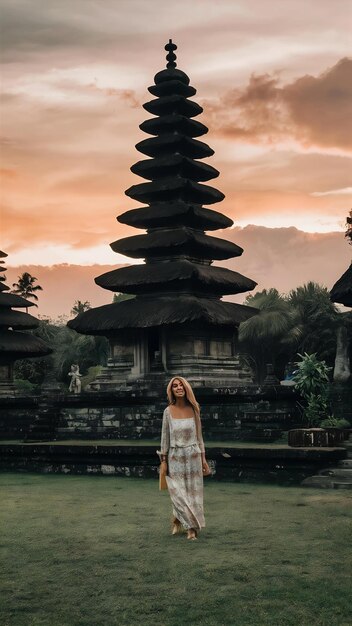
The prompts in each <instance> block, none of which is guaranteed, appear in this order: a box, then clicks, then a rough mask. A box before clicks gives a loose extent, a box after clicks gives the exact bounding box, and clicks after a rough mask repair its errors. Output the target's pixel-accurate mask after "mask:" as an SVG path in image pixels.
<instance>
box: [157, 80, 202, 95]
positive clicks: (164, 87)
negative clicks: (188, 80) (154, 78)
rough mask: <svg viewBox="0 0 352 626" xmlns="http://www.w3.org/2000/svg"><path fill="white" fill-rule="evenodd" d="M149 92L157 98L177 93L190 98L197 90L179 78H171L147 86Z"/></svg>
mask: <svg viewBox="0 0 352 626" xmlns="http://www.w3.org/2000/svg"><path fill="white" fill-rule="evenodd" d="M148 91H149V93H151V94H152V95H153V96H157V97H158V98H160V97H163V96H170V95H178V96H184V98H192V96H195V95H196V93H197V90H196V89H195V88H194V87H191V85H186V84H185V83H183V82H182V81H180V80H177V79H172V80H166V81H164V82H163V83H158V84H157V85H151V87H148Z"/></svg>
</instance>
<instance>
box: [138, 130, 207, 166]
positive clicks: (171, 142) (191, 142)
mask: <svg viewBox="0 0 352 626" xmlns="http://www.w3.org/2000/svg"><path fill="white" fill-rule="evenodd" d="M136 148H137V150H138V152H141V153H142V154H145V155H146V156H150V157H161V156H163V155H165V154H172V153H173V152H174V153H177V154H181V155H182V156H185V157H189V158H191V159H205V158H206V157H210V156H213V154H214V150H212V149H211V148H209V146H208V145H207V144H206V143H203V141H199V140H198V139H191V138H190V137H186V136H185V135H181V134H180V133H178V132H177V131H175V132H174V133H172V134H170V135H162V136H161V137H154V138H153V139H143V141H140V142H139V143H137V144H136Z"/></svg>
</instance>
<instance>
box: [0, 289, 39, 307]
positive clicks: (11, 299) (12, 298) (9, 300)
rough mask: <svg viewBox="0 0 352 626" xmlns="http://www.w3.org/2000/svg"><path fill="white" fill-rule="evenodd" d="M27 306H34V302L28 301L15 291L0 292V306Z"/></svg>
mask: <svg viewBox="0 0 352 626" xmlns="http://www.w3.org/2000/svg"><path fill="white" fill-rule="evenodd" d="M29 306H35V305H34V302H30V301H29V300H26V299H25V298H22V296H18V295H17V294H16V293H0V307H8V308H11V307H15V309H23V308H27V307H29Z"/></svg>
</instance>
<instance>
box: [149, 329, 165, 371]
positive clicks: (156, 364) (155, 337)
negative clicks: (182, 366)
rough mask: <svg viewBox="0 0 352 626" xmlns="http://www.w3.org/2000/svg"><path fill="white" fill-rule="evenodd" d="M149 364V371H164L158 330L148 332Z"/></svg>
mask: <svg viewBox="0 0 352 626" xmlns="http://www.w3.org/2000/svg"><path fill="white" fill-rule="evenodd" d="M148 362H149V371H154V372H155V371H158V372H160V371H161V370H162V362H161V346H160V333H159V329H158V328H152V329H150V330H149V332H148Z"/></svg>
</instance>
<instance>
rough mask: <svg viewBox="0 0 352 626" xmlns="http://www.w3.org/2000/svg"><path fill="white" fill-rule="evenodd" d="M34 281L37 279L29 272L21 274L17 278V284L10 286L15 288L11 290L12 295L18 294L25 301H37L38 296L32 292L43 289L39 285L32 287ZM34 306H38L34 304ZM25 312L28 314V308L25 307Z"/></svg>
mask: <svg viewBox="0 0 352 626" xmlns="http://www.w3.org/2000/svg"><path fill="white" fill-rule="evenodd" d="M36 280H38V279H37V278H36V277H35V276H32V275H31V274H30V273H29V272H23V274H21V276H18V282H17V283H13V284H12V287H15V289H13V290H12V291H13V293H18V294H19V295H20V296H22V297H23V298H26V299H29V298H32V299H33V300H36V301H38V296H37V295H36V294H35V293H34V292H35V291H43V287H41V286H40V285H34V283H35V281H36ZM34 304H35V303H34ZM35 306H38V305H37V304H35ZM26 311H27V313H28V307H26Z"/></svg>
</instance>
